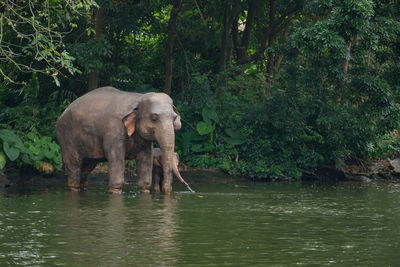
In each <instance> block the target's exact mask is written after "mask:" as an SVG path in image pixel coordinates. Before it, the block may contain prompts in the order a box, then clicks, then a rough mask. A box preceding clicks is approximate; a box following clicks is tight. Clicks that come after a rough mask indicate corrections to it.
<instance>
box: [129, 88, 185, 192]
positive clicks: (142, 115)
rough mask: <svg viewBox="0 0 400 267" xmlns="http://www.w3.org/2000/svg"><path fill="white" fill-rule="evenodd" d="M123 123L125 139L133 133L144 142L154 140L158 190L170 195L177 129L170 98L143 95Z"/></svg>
mask: <svg viewBox="0 0 400 267" xmlns="http://www.w3.org/2000/svg"><path fill="white" fill-rule="evenodd" d="M123 122H124V125H125V128H126V132H127V134H128V136H132V135H133V134H134V133H135V134H137V135H138V136H140V137H141V138H143V139H144V140H146V141H150V142H153V141H155V142H157V143H158V144H159V145H160V149H161V153H162V161H163V162H162V166H163V175H164V180H163V184H162V190H163V191H164V192H165V193H170V192H171V190H172V185H171V184H172V170H173V158H174V148H175V130H179V129H180V128H181V120H180V115H179V112H178V111H177V110H176V108H175V106H174V105H173V102H172V99H171V98H170V97H169V96H168V95H166V94H164V93H147V94H144V95H143V96H142V97H141V98H140V99H139V102H138V104H137V106H136V107H135V108H134V110H133V111H132V112H130V113H129V114H127V115H126V116H125V117H124V119H123ZM149 167H150V168H151V167H152V165H151V166H149Z"/></svg>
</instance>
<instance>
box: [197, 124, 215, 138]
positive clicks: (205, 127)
mask: <svg viewBox="0 0 400 267" xmlns="http://www.w3.org/2000/svg"><path fill="white" fill-rule="evenodd" d="M196 129H197V132H198V133H199V134H200V135H206V134H209V133H211V132H212V131H214V126H213V125H211V124H209V123H207V122H204V121H201V122H199V123H198V124H197V127H196Z"/></svg>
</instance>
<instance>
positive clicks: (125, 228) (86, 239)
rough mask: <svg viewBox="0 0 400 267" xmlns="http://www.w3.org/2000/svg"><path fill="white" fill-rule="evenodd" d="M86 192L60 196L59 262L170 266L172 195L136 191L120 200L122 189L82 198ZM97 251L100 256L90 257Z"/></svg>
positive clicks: (173, 247) (174, 249)
mask: <svg viewBox="0 0 400 267" xmlns="http://www.w3.org/2000/svg"><path fill="white" fill-rule="evenodd" d="M85 194H90V193H84V194H82V193H81V194H79V193H78V194H77V193H74V192H71V193H69V194H68V195H67V197H66V198H65V202H64V204H65V210H67V211H68V212H67V217H66V218H65V219H66V220H65V222H66V225H61V226H62V227H64V229H60V230H61V231H60V232H62V233H64V234H63V238H62V239H63V240H66V241H65V249H66V251H68V253H64V256H66V257H65V258H62V259H61V262H64V263H65V262H67V263H71V264H74V263H80V264H82V265H96V264H99V265H104V264H105V265H107V266H121V265H131V264H135V265H141V264H149V263H152V264H155V265H158V266H171V265H173V263H174V262H175V261H176V260H175V258H174V255H177V253H178V252H177V247H178V246H177V245H176V244H175V241H174V232H175V230H176V225H175V222H174V209H175V207H176V200H175V199H174V198H173V197H170V196H156V197H154V196H152V195H149V194H140V195H138V196H137V197H136V199H135V201H128V203H126V201H125V199H127V198H126V196H124V195H103V198H101V199H97V200H96V201H90V200H88V195H85ZM97 254H101V255H102V257H93V255H97Z"/></svg>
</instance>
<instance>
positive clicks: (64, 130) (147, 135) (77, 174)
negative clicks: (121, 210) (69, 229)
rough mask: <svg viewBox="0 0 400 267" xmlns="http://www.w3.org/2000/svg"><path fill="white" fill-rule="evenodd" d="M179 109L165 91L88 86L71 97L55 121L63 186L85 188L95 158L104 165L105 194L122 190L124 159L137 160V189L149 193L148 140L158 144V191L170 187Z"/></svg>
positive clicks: (150, 152) (150, 161) (150, 164)
mask: <svg viewBox="0 0 400 267" xmlns="http://www.w3.org/2000/svg"><path fill="white" fill-rule="evenodd" d="M180 128H181V118H180V114H179V112H178V111H177V110H176V108H175V106H174V105H173V101H172V99H171V98H170V97H169V96H168V95H166V94H164V93H145V94H139V93H132V92H125V91H120V90H118V89H116V88H113V87H101V88H98V89H95V90H92V91H90V92H88V93H86V94H85V95H83V96H81V97H79V98H77V99H76V100H75V101H73V102H72V103H71V104H70V105H69V106H68V107H67V108H66V109H65V111H64V112H63V113H62V114H61V116H60V118H59V119H58V120H57V123H56V136H57V140H58V142H59V144H60V148H61V154H62V159H63V164H64V167H65V171H66V173H67V175H68V189H69V190H71V191H79V190H81V189H86V187H87V186H88V180H87V179H88V175H89V173H90V172H91V171H92V170H93V169H94V168H95V167H96V165H97V163H98V162H102V161H108V163H109V173H108V176H109V190H108V191H109V192H110V193H117V194H120V193H122V186H123V183H124V167H125V162H124V160H125V159H135V158H137V159H138V160H137V162H136V166H137V173H138V176H139V180H138V185H139V190H140V192H144V193H148V192H150V188H151V182H152V167H153V142H157V143H158V144H159V145H160V151H161V154H162V172H163V177H164V179H163V181H162V185H161V186H162V188H161V190H162V191H163V192H164V193H166V194H169V193H171V191H172V170H173V158H174V147H175V130H179V129H180Z"/></svg>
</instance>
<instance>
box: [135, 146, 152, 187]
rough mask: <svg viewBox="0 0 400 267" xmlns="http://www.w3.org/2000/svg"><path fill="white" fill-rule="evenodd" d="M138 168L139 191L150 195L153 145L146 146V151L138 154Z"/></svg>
mask: <svg viewBox="0 0 400 267" xmlns="http://www.w3.org/2000/svg"><path fill="white" fill-rule="evenodd" d="M136 167H137V173H138V176H139V181H138V185H139V190H140V192H142V193H149V192H150V188H151V183H152V172H153V143H149V144H146V147H145V149H144V150H142V151H140V152H139V153H138V156H137V161H136Z"/></svg>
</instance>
